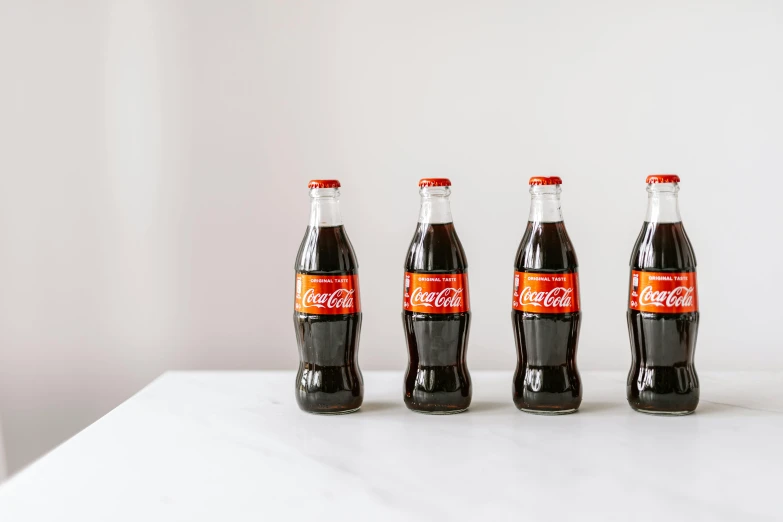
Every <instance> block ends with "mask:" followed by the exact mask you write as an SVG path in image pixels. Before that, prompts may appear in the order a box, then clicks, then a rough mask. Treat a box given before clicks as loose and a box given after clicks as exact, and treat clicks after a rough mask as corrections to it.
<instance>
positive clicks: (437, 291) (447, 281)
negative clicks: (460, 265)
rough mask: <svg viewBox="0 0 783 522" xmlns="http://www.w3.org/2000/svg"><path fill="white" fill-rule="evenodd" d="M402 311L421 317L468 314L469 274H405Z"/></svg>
mask: <svg viewBox="0 0 783 522" xmlns="http://www.w3.org/2000/svg"><path fill="white" fill-rule="evenodd" d="M402 308H403V310H406V311H408V312H418V313H424V314H459V313H462V312H467V311H468V310H470V301H469V298H468V274H414V273H413V272H405V290H404V294H403V298H402Z"/></svg>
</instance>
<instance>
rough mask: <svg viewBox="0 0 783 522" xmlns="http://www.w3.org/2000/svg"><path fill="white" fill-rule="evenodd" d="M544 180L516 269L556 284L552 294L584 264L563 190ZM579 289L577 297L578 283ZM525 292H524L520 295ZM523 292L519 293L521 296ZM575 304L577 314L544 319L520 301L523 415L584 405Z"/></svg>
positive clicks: (519, 402) (515, 319)
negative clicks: (568, 224)
mask: <svg viewBox="0 0 783 522" xmlns="http://www.w3.org/2000/svg"><path fill="white" fill-rule="evenodd" d="M541 179H542V178H531V184H533V186H532V187H531V195H532V198H531V212H530V219H529V221H528V224H527V228H526V229H525V233H524V235H523V237H522V241H521V242H520V245H519V249H518V251H517V257H516V261H515V263H514V264H515V270H516V272H519V273H522V274H536V275H537V277H539V278H548V279H551V280H552V281H551V282H548V284H549V285H550V288H551V287H552V285H558V284H560V283H556V282H555V281H557V280H558V279H560V278H561V277H563V276H565V275H567V274H577V273H578V261H577V258H576V252H575V251H574V246H573V244H572V243H571V239H570V238H569V237H568V232H566V228H565V224H564V223H563V218H562V214H561V212H560V200H559V199H560V198H559V192H560V184H559V183H552V184H548V183H547V182H546V181H543V182H542V181H540V180H541ZM543 179H552V178H543ZM554 179H557V180H558V181H559V178H554ZM534 183H547V184H543V185H538V184H534ZM547 276H549V277H547ZM574 285H575V287H574V293H575V294H576V293H578V283H574ZM516 286H517V283H515V287H516ZM523 290H524V289H523V288H519V289H518V292H522V291H523ZM518 292H517V289H516V288H515V294H517V293H518ZM543 293H544V292H542V294H543ZM573 299H575V300H576V301H575V303H574V304H575V308H576V311H570V312H565V313H539V312H534V311H521V310H519V309H518V308H522V307H521V306H519V300H518V296H516V297H515V303H516V304H517V306H515V307H514V309H513V310H512V312H511V314H512V323H513V326H514V337H515V340H516V345H517V361H518V362H517V367H516V371H515V373H514V381H513V397H514V403H515V404H516V406H517V408H519V409H520V410H523V411H528V412H531V413H544V414H562V413H572V412H574V411H576V410H577V409H578V408H579V405H580V404H581V402H582V383H581V379H580V375H579V371H578V369H577V366H576V352H577V345H578V343H579V328H580V324H581V319H582V312H581V311H579V310H578V308H579V306H578V295H576V296H574V297H573ZM540 301H541V302H540V305H541V306H539V308H546V307H545V303H544V302H543V299H542V300H540ZM573 307H574V306H572V308H573ZM525 308H526V309H528V308H530V307H525Z"/></svg>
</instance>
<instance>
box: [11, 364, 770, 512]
mask: <svg viewBox="0 0 783 522" xmlns="http://www.w3.org/2000/svg"><path fill="white" fill-rule="evenodd" d="M472 375H473V380H474V390H475V391H474V398H473V406H472V407H471V409H470V411H468V412H467V413H464V414H461V415H451V416H430V415H421V414H416V413H411V412H409V411H408V410H407V409H406V408H405V407H404V406H403V404H402V399H401V393H402V374H401V373H399V372H395V373H392V372H365V387H366V395H365V404H364V406H363V407H362V410H361V411H360V412H359V413H355V414H352V415H342V416H317V415H309V414H305V413H302V412H300V411H299V409H298V408H297V406H296V403H295V400H294V393H293V387H294V374H293V373H289V372H280V373H273V372H215V373H168V374H166V375H164V376H162V377H161V378H160V379H158V380H157V381H155V382H154V383H152V384H151V385H150V386H148V387H147V388H145V389H144V390H142V391H141V392H140V393H139V394H138V395H136V396H135V397H133V398H132V399H130V400H129V401H127V402H126V403H125V404H123V405H121V406H120V407H119V408H117V409H116V410H114V411H113V412H111V413H110V414H109V415H107V416H106V417H104V418H103V419H101V420H100V421H98V422H96V423H95V424H94V425H92V426H90V427H89V428H87V429H86V430H84V431H83V432H82V433H80V434H78V435H77V436H75V437H74V438H73V439H71V440H69V441H67V442H66V443H65V444H63V445H62V446H61V447H59V448H57V449H55V450H54V451H53V452H52V453H50V454H49V455H46V456H44V457H43V458H42V459H41V460H39V461H38V462H36V463H34V464H33V465H31V466H30V467H29V468H27V469H26V470H24V471H22V472H21V473H19V474H17V475H16V476H15V477H13V478H11V479H10V480H9V481H7V482H6V483H5V484H3V485H2V486H0V520H2V521H3V522H6V521H7V522H24V521H55V520H78V521H90V522H92V521H95V522H98V521H100V522H120V521H134V522H139V521H145V522H153V521H186V520H187V521H231V522H233V521H254V522H258V521H262V520H289V519H291V520H295V519H302V520H318V521H329V520H341V521H345V520H368V521H375V520H387V519H388V520H444V521H445V520H469V519H472V520H516V521H519V520H621V519H622V520H634V521H640V520H657V521H660V520H691V521H692V520H732V521H736V520H742V521H745V520H783V507H781V506H782V505H783V504H781V496H779V495H781V484H783V479H781V473H783V449H781V448H782V447H783V399H782V398H781V394H780V392H779V386H780V385H781V383H783V373H782V372H769V373H743V374H728V373H725V374H715V373H700V378H701V386H702V403H701V405H700V407H699V409H698V410H697V413H696V414H694V415H691V416H688V417H679V418H665V417H654V416H647V415H642V414H639V413H635V412H633V411H632V410H631V409H630V408H629V407H628V406H627V404H626V402H625V377H624V375H622V374H620V373H590V372H585V373H584V374H583V380H584V389H585V401H584V402H583V405H582V409H581V411H580V412H579V413H577V414H575V415H567V416H561V417H542V416H535V415H529V414H525V413H522V412H519V411H517V410H516V409H515V408H514V405H513V403H512V402H511V373H510V372H497V373H494V372H493V373H488V372H473V374H472Z"/></svg>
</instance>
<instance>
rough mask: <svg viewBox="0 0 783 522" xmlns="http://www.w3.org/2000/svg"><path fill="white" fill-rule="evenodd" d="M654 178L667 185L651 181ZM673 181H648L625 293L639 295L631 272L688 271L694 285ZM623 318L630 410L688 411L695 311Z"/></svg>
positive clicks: (692, 259) (693, 391) (694, 384)
mask: <svg viewBox="0 0 783 522" xmlns="http://www.w3.org/2000/svg"><path fill="white" fill-rule="evenodd" d="M656 178H660V179H661V180H671V182H669V183H661V182H659V181H654V182H650V179H656ZM675 178H676V181H674V180H675ZM677 182H679V178H677V177H676V176H675V177H672V178H668V177H663V176H658V177H656V176H650V177H649V178H648V183H649V184H648V192H649V202H648V210H647V218H646V220H645V223H644V224H643V225H642V230H641V232H640V233H639V237H638V238H637V240H636V244H635V245H634V248H633V253H632V254H631V262H630V265H631V281H630V289H629V293H630V294H633V293H634V291H636V292H637V294H641V293H642V292H643V291H644V288H640V287H639V285H638V283H637V284H636V285H635V284H634V278H633V274H634V271H640V272H648V273H653V274H660V277H662V278H666V277H667V275H668V276H669V277H676V274H682V273H691V272H692V273H694V280H693V285H694V286H695V271H696V256H695V254H694V252H693V246H692V245H691V242H690V239H688V235H687V234H686V233H685V228H684V227H683V225H682V220H681V219H680V212H679V208H678V201H677V192H678V191H679V187H678V185H677ZM632 298H633V295H631V296H629V300H630V299H632ZM627 317H628V331H629V335H630V342H631V350H632V359H633V360H632V364H631V370H630V372H629V374H628V385H627V397H628V402H629V404H630V405H631V407H633V408H634V409H635V410H638V411H642V412H645V413H659V414H673V415H678V414H679V415H683V414H688V413H692V412H693V411H694V410H695V409H696V406H697V405H698V403H699V379H698V376H697V375H696V368H695V366H694V352H695V349H696V337H697V332H698V329H699V312H698V310H695V311H690V312H679V313H655V312H647V311H640V310H634V309H632V308H630V307H629V310H628V313H627Z"/></svg>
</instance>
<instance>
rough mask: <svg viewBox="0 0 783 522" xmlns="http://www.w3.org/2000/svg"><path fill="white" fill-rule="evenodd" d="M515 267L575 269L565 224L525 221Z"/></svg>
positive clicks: (541, 270)
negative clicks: (526, 222)
mask: <svg viewBox="0 0 783 522" xmlns="http://www.w3.org/2000/svg"><path fill="white" fill-rule="evenodd" d="M514 267H515V269H516V270H517V271H519V272H526V271H536V272H552V273H557V272H561V273H562V272H577V271H578V269H579V260H578V259H577V256H576V250H575V249H574V245H573V243H572V242H571V238H570V237H569V236H568V232H567V231H566V228H565V224H564V223H563V222H562V221H559V222H555V223H540V222H528V224H527V228H526V229H525V233H524V235H523V236H522V240H521V241H520V243H519V248H518V249H517V255H516V259H515V261H514Z"/></svg>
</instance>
